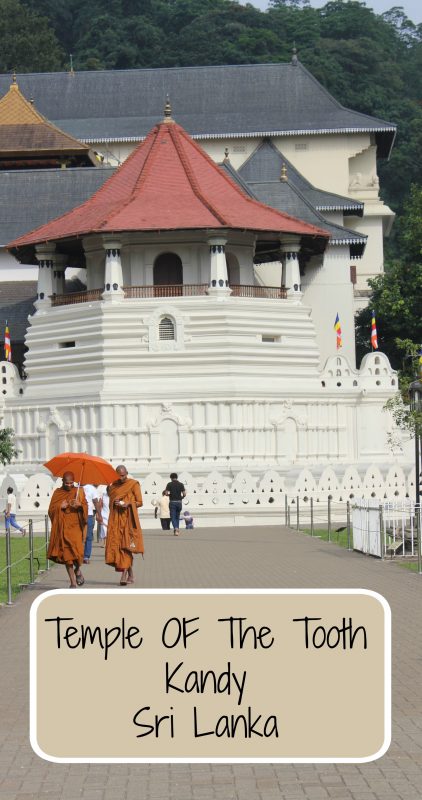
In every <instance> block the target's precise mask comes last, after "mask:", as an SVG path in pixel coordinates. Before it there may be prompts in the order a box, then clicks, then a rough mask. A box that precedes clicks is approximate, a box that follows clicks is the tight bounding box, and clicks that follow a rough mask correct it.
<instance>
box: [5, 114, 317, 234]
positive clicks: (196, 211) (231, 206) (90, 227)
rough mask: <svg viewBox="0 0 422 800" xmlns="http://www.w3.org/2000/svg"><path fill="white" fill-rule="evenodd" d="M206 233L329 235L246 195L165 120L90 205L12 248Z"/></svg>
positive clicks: (41, 229)
mask: <svg viewBox="0 0 422 800" xmlns="http://www.w3.org/2000/svg"><path fill="white" fill-rule="evenodd" d="M207 228H208V229H212V230H216V229H219V228H221V229H241V230H250V231H257V232H259V231H272V232H276V233H291V234H298V235H300V236H302V235H308V236H322V237H325V238H328V237H329V234H328V233H327V231H325V230H322V229H320V228H317V227H315V226H313V225H309V224H307V223H305V222H301V221H300V220H298V219H296V218H295V217H291V216H289V215H288V214H283V213H282V212H280V211H276V210H275V209H273V208H270V207H269V206H266V205H264V204H263V203H260V202H258V201H257V200H253V199H252V198H250V197H247V196H246V195H245V194H244V193H243V191H242V190H241V189H240V187H238V186H237V185H236V184H235V183H233V181H232V180H231V179H230V178H229V177H228V176H227V175H225V174H224V173H223V172H222V171H221V169H220V168H219V167H218V166H217V164H215V162H214V161H213V160H212V159H211V158H210V157H209V156H208V155H207V153H205V152H204V151H203V150H202V149H201V147H199V145H198V144H196V142H194V141H193V140H192V139H191V138H190V136H189V135H188V134H187V133H186V131H185V130H184V129H183V128H181V127H180V125H177V124H176V123H175V122H174V121H173V120H172V119H171V118H168V119H165V120H164V121H163V122H161V123H159V124H158V125H156V126H155V127H154V128H153V129H152V130H151V132H150V133H149V134H148V136H147V138H146V139H145V141H144V142H142V143H141V144H140V145H139V146H138V147H137V148H136V149H135V150H134V152H133V153H132V154H131V155H130V156H129V158H128V159H127V160H126V161H125V162H124V163H123V164H122V165H121V167H119V169H118V170H117V171H116V172H115V173H114V175H112V177H111V178H109V180H108V181H106V183H104V184H103V186H102V187H101V188H100V189H99V190H98V191H97V192H96V193H95V194H94V195H93V196H92V197H91V198H90V199H89V200H87V201H85V202H84V203H83V204H82V205H80V206H78V207H77V208H74V209H73V210H72V211H69V212H67V213H66V214H63V215H62V216H61V217H58V218H57V219H55V220H53V221H51V222H48V223H47V224H45V225H42V226H41V227H39V228H37V229H36V230H34V231H32V232H30V233H27V234H24V235H23V236H20V237H19V238H18V239H15V240H14V241H13V242H10V244H9V245H8V247H10V248H12V247H13V248H20V247H24V246H27V245H34V244H40V243H42V242H47V241H55V240H60V239H70V238H73V237H79V236H86V235H88V234H90V233H104V234H105V233H110V234H111V233H119V232H125V231H156V230H161V231H166V230H180V229H185V230H186V229H207Z"/></svg>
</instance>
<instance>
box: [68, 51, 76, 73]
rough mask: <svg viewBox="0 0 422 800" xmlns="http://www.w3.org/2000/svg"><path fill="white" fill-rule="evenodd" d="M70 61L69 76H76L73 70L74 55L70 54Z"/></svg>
mask: <svg viewBox="0 0 422 800" xmlns="http://www.w3.org/2000/svg"><path fill="white" fill-rule="evenodd" d="M69 59H70V70H69V75H74V74H75V70H74V69H73V53H69Z"/></svg>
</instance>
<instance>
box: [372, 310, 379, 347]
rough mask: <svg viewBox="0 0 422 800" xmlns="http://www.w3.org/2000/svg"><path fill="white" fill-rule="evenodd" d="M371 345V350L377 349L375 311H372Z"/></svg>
mask: <svg viewBox="0 0 422 800" xmlns="http://www.w3.org/2000/svg"><path fill="white" fill-rule="evenodd" d="M371 345H372V349H373V350H378V336H377V323H376V322H375V311H373V312H372V322H371Z"/></svg>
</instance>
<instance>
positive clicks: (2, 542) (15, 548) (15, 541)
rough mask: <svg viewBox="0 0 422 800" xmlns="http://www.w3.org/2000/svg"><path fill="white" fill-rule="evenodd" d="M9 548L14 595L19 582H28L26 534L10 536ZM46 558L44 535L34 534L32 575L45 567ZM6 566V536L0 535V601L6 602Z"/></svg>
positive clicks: (27, 542)
mask: <svg viewBox="0 0 422 800" xmlns="http://www.w3.org/2000/svg"><path fill="white" fill-rule="evenodd" d="M10 549H11V554H12V564H14V563H15V562H17V563H16V565H15V566H12V597H15V596H16V594H17V593H18V592H19V590H20V586H19V584H23V583H29V581H30V574H29V539H28V536H25V537H21V536H11V537H10ZM46 566H47V560H46V557H45V538H44V536H34V577H36V576H37V573H38V571H39V570H42V569H45V568H46ZM5 567H6V537H5V535H4V534H3V535H2V536H1V537H0V603H6V602H7V574H6V571H4V572H3V570H4V569H5Z"/></svg>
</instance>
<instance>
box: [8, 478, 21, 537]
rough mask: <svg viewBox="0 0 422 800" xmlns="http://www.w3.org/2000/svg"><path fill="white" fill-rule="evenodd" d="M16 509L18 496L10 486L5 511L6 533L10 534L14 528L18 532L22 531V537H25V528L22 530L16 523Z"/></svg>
mask: <svg viewBox="0 0 422 800" xmlns="http://www.w3.org/2000/svg"><path fill="white" fill-rule="evenodd" d="M16 509H17V502H16V495H14V494H13V489H12V487H11V486H9V487H8V489H7V499H6V508H5V510H4V521H5V525H6V533H10V526H12V528H16V530H17V531H20V532H21V534H22V536H25V533H26V530H25V528H21V526H20V525H18V523H17V522H16Z"/></svg>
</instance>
